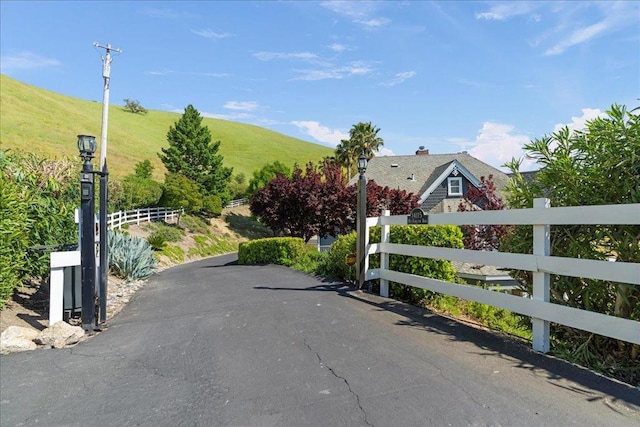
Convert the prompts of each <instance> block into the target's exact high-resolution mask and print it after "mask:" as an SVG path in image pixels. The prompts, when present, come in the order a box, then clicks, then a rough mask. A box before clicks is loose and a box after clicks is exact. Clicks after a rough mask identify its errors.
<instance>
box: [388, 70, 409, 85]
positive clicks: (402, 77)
mask: <svg viewBox="0 0 640 427" xmlns="http://www.w3.org/2000/svg"><path fill="white" fill-rule="evenodd" d="M417 74H418V73H416V72H415V71H405V72H403V73H398V74H396V76H395V78H394V79H393V80H391V81H390V82H387V83H381V85H382V86H395V85H398V84H400V83H404V82H405V81H407V80H409V79H410V78H412V77H415V76H416V75H417Z"/></svg>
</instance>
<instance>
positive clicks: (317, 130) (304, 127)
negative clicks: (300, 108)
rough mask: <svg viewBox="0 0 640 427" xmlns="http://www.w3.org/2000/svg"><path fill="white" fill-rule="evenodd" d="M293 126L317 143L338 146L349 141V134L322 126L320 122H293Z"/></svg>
mask: <svg viewBox="0 0 640 427" xmlns="http://www.w3.org/2000/svg"><path fill="white" fill-rule="evenodd" d="M291 124H293V125H295V126H297V127H298V129H300V130H301V131H302V132H303V133H305V134H307V135H309V136H311V137H312V138H313V139H315V140H316V141H320V142H324V143H327V144H331V145H333V146H336V145H338V144H339V143H340V141H341V140H343V139H348V138H349V134H348V133H345V132H341V131H339V130H338V129H330V128H328V127H326V126H322V125H321V124H320V123H319V122H314V121H293V122H291Z"/></svg>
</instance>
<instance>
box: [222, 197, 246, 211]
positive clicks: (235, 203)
mask: <svg viewBox="0 0 640 427" xmlns="http://www.w3.org/2000/svg"><path fill="white" fill-rule="evenodd" d="M247 203H249V199H236V200H232V201H230V202H229V204H228V205H227V206H225V207H224V208H225V209H229V208H237V207H238V206H244V205H246V204H247Z"/></svg>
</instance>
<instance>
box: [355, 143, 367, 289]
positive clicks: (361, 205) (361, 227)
mask: <svg viewBox="0 0 640 427" xmlns="http://www.w3.org/2000/svg"><path fill="white" fill-rule="evenodd" d="M366 171H367V157H366V156H365V155H364V151H362V152H361V153H360V157H358V172H359V173H360V178H359V180H358V209H357V210H358V212H357V220H358V221H357V225H356V227H357V228H356V230H357V237H358V251H357V257H358V268H357V275H358V289H362V287H363V286H364V270H365V268H364V267H365V266H364V260H365V253H364V252H365V235H364V233H365V231H366V226H367V178H366V177H365V172H366Z"/></svg>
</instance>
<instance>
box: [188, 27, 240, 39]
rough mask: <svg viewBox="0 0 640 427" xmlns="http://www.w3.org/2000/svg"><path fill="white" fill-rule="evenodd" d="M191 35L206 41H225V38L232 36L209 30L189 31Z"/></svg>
mask: <svg viewBox="0 0 640 427" xmlns="http://www.w3.org/2000/svg"><path fill="white" fill-rule="evenodd" d="M191 32H192V33H193V34H197V35H199V36H200V37H204V38H206V39H212V40H218V39H226V38H227V37H231V36H233V34H231V33H219V32H215V31H213V30H211V29H206V30H191Z"/></svg>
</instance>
